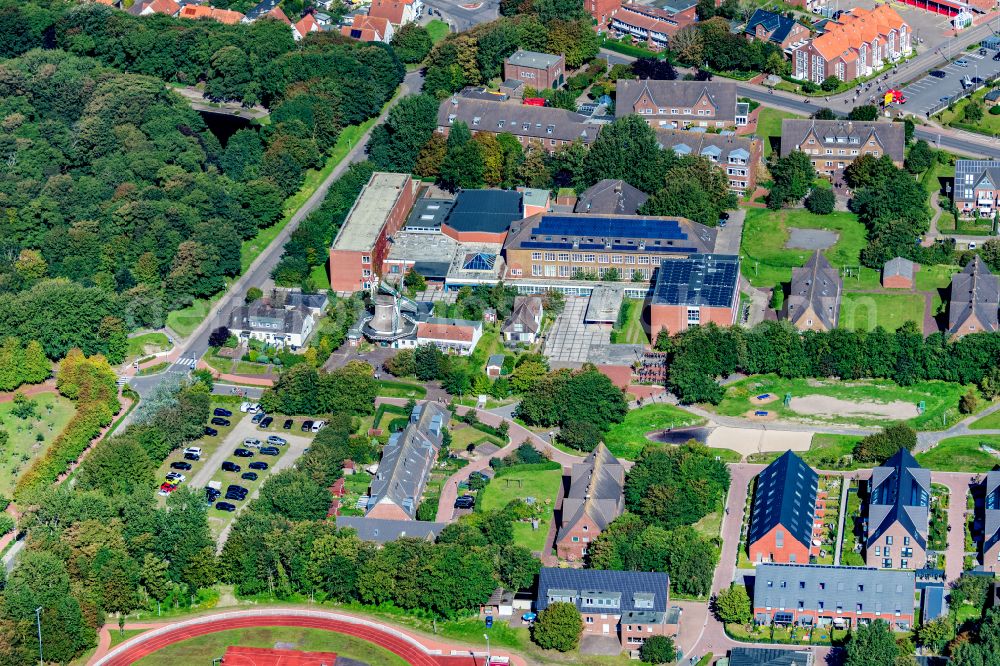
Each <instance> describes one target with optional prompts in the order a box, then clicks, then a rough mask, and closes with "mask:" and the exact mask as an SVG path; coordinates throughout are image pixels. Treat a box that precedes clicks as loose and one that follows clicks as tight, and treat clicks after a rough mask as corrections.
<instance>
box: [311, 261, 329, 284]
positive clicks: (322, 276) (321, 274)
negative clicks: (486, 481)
mask: <svg viewBox="0 0 1000 666" xmlns="http://www.w3.org/2000/svg"><path fill="white" fill-rule="evenodd" d="M326 269H327V263H326V262H323V263H322V264H320V265H319V266H313V269H312V271H311V272H310V273H309V279H310V280H312V283H313V286H314V287H315V288H316V290H317V291H323V290H324V289H329V288H330V274H329V273H327V271H326Z"/></svg>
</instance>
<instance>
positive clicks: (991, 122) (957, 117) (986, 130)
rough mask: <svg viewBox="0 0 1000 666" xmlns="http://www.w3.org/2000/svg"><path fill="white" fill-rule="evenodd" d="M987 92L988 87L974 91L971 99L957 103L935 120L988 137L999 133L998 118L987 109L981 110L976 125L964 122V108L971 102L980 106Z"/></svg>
mask: <svg viewBox="0 0 1000 666" xmlns="http://www.w3.org/2000/svg"><path fill="white" fill-rule="evenodd" d="M989 91H990V87H988V86H987V87H984V88H982V89H981V90H978V91H976V92H975V93H973V95H972V97H971V98H966V99H963V100H961V101H959V102H958V103H956V104H955V105H954V107H953V109H945V110H944V111H942V112H941V113H939V114H938V115H937V116H936V118H937V119H938V120H939V121H940V122H941V123H942V124H944V125H950V126H951V127H959V128H961V129H966V130H969V131H970V132H979V133H980V134H987V135H989V136H994V135H996V134H998V133H1000V116H992V115H990V113H989V109H986V108H983V119H982V120H980V121H979V122H977V123H969V122H968V121H966V120H965V107H967V106H968V105H969V104H970V103H971V102H973V101H975V102H978V103H979V104H980V105H982V103H983V98H984V97H986V93H988V92H989Z"/></svg>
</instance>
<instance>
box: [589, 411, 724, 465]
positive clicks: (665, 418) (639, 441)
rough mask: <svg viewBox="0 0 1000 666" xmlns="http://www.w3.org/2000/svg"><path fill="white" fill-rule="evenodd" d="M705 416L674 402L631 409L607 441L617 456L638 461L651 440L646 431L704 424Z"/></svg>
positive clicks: (606, 438) (609, 433)
mask: <svg viewBox="0 0 1000 666" xmlns="http://www.w3.org/2000/svg"><path fill="white" fill-rule="evenodd" d="M704 422H705V419H703V418H701V417H700V416H695V415H694V414H692V413H691V412H687V411H684V410H683V409H681V408H680V407H675V406H673V405H663V404H653V405H646V406H645V407H640V408H638V409H633V410H630V411H629V413H628V414H626V415H625V420H624V421H622V422H621V423H619V424H617V425H615V426H613V427H612V428H611V430H609V431H608V434H607V435H605V436H604V443H605V444H607V446H608V449H609V450H610V451H611V453H613V454H614V455H616V456H618V457H620V458H625V459H627V460H635V459H636V458H638V457H639V454H640V453H642V449H643V448H644V447H645V446H646V445H647V444H649V443H650V441H649V440H648V439H646V433H649V432H653V431H656V430H666V429H668V428H680V427H683V426H692V425H701V424H702V423H704Z"/></svg>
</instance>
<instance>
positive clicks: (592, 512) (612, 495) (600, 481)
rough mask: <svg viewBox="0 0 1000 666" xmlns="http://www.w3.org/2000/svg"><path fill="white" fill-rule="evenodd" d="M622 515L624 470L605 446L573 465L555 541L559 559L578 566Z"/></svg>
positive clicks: (600, 446)
mask: <svg viewBox="0 0 1000 666" xmlns="http://www.w3.org/2000/svg"><path fill="white" fill-rule="evenodd" d="M624 511H625V468H624V467H623V466H622V464H621V462H620V461H619V460H618V459H617V458H615V457H614V456H613V455H611V452H610V451H608V447H606V446H604V443H603V442H602V443H600V444H598V445H597V448H595V449H594V450H593V451H592V452H591V454H590V455H588V456H587V458H586V459H585V460H584V461H583V462H582V463H576V464H575V465H573V469H572V471H571V472H570V483H569V492H568V493H567V494H566V498H565V499H563V505H562V521H561V522H562V524H561V525H560V526H559V536H558V537H556V552H557V553H558V554H559V557H560V559H564V560H569V561H570V562H577V561H580V560H582V559H583V558H584V556H585V555H586V554H587V547H588V546H589V545H590V543H591V542H592V541H593V540H594V539H596V538H597V537H598V536H600V534H601V532H603V531H604V530H605V529H607V527H608V525H610V524H611V522H612V521H613V520H614V519H615V518H617V517H618V516H620V515H622V513H623V512H624Z"/></svg>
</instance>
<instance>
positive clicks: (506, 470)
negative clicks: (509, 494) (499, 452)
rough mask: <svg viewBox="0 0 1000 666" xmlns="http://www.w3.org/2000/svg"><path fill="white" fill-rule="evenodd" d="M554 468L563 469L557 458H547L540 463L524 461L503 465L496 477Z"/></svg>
mask: <svg viewBox="0 0 1000 666" xmlns="http://www.w3.org/2000/svg"><path fill="white" fill-rule="evenodd" d="M553 469H562V464H560V463H557V462H556V461H555V460H546V461H545V462H540V463H523V464H520V465H511V466H510V467H501V468H500V469H498V470H497V472H496V474H495V475H494V478H500V477H501V476H509V475H511V474H520V473H522V472H542V471H548V470H553Z"/></svg>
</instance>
